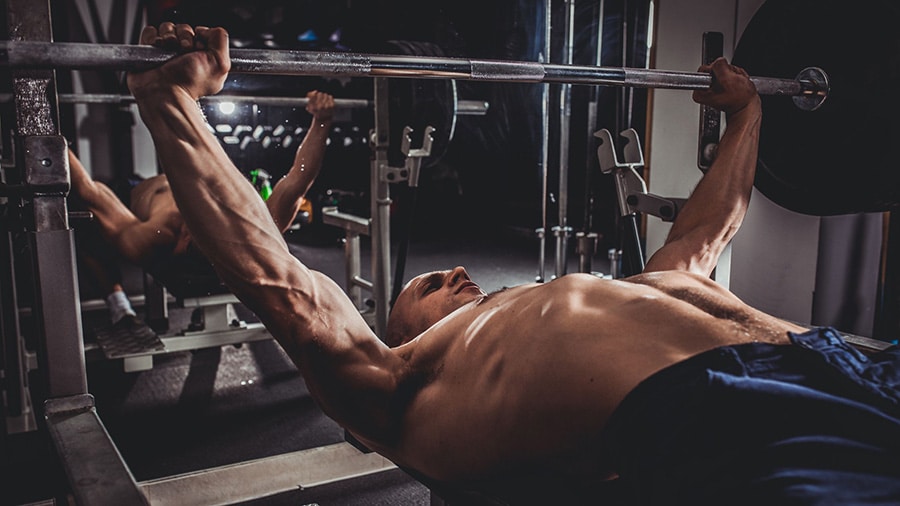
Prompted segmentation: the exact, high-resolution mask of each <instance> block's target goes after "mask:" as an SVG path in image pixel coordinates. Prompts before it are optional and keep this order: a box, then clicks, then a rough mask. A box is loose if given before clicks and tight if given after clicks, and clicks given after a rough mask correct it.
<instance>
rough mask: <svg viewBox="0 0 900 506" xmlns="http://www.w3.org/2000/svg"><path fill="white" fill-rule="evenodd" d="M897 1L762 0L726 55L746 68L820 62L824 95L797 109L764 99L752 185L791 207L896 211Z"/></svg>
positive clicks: (820, 211)
mask: <svg viewBox="0 0 900 506" xmlns="http://www.w3.org/2000/svg"><path fill="white" fill-rule="evenodd" d="M898 23H900V9H898V7H897V4H896V2H892V1H890V0H860V1H859V2H856V3H854V4H853V8H852V9H850V8H847V4H846V3H844V2H839V1H837V0H825V1H815V0H784V1H778V2H775V1H769V2H766V3H765V4H764V5H762V7H760V8H759V10H758V11H757V12H756V14H755V15H754V16H753V18H752V20H751V21H750V23H749V24H748V25H747V28H746V29H745V30H744V34H743V35H742V36H741V39H740V42H739V43H738V45H737V48H736V49H735V52H734V57H733V61H734V63H735V65H739V66H741V67H743V68H744V69H746V70H747V72H749V73H751V74H752V73H757V72H773V73H778V72H784V71H786V70H788V69H791V68H792V67H793V66H794V63H795V62H797V61H804V62H810V64H813V65H818V66H821V67H824V68H827V69H828V83H829V89H830V91H829V93H828V95H829V98H828V100H827V101H825V102H824V103H823V104H821V107H820V108H819V109H818V110H817V111H816V113H815V114H812V115H807V114H803V113H802V112H801V111H798V110H797V109H796V108H793V107H784V105H785V104H783V103H780V102H779V101H778V100H773V99H772V97H766V96H763V97H762V105H763V124H762V129H761V132H760V143H759V165H758V168H757V173H756V181H755V185H756V188H757V189H759V190H760V191H761V192H762V193H763V194H764V195H766V196H767V197H768V198H769V199H771V200H772V201H774V202H775V203H776V204H778V205H780V206H782V207H785V208H787V209H790V210H792V211H795V212H799V213H804V214H810V215H816V216H827V215H837V214H852V213H857V212H878V211H887V210H891V209H897V207H898V202H900V170H897V160H898V159H900V143H898V142H897V141H898V139H900V131H898V127H897V117H898V114H900V103H898V101H897V100H896V94H897V86H896V82H897V76H898V75H900V59H898V58H897V53H896V48H897V47H898V45H900V33H898V31H897V29H896V27H897V25H898Z"/></svg>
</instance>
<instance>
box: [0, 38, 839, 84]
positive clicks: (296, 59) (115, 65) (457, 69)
mask: <svg viewBox="0 0 900 506" xmlns="http://www.w3.org/2000/svg"><path fill="white" fill-rule="evenodd" d="M174 56H176V53H175V52H172V51H164V50H161V49H158V48H155V47H150V46H134V45H117V44H86V43H79V42H34V41H0V66H5V67H13V68H45V69H46V68H55V69H82V70H98V69H120V70H128V71H140V70H147V69H150V68H153V67H157V66H159V65H162V64H163V63H165V62H166V61H167V60H169V59H170V58H172V57H174ZM817 70H818V71H819V72H821V73H822V74H823V75H824V72H822V71H821V69H817ZM231 71H232V72H234V73H239V74H241V73H243V74H277V75H306V76H327V77H395V78H412V79H462V80H469V81H501V82H534V83H540V82H557V83H572V84H594V85H610V86H631V87H636V88H668V89H684V90H698V89H706V88H708V87H709V86H710V84H711V83H712V78H711V76H710V75H709V74H705V73H699V72H681V71H671V70H656V69H637V68H628V67H595V66H580V65H554V64H543V63H540V62H527V61H505V60H478V59H465V58H433V57H428V58H423V57H418V56H393V55H377V54H362V53H324V52H323V53H317V52H312V51H294V50H264V49H232V50H231ZM801 74H802V72H801ZM798 75H799V74H798ZM750 80H751V81H753V83H754V84H755V85H756V88H757V90H758V91H759V93H760V94H761V95H788V96H801V95H803V96H809V95H814V96H821V97H824V96H826V95H827V93H828V85H827V82H822V81H820V80H818V79H782V78H773V77H751V78H750Z"/></svg>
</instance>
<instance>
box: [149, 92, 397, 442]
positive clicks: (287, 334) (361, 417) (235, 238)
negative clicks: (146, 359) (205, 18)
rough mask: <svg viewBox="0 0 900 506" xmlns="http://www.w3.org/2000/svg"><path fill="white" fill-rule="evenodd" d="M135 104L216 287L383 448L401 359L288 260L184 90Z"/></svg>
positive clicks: (314, 276)
mask: <svg viewBox="0 0 900 506" xmlns="http://www.w3.org/2000/svg"><path fill="white" fill-rule="evenodd" d="M137 95H138V93H136V96H137ZM137 103H138V107H139V111H140V114H141V117H142V119H143V121H144V122H145V124H146V125H147V127H148V128H149V130H150V132H151V135H152V137H153V141H154V143H155V145H156V147H157V155H158V157H159V160H160V163H161V165H162V167H163V169H164V171H165V173H166V175H167V176H168V179H169V183H170V185H171V188H172V191H173V195H174V197H175V201H176V203H177V204H178V207H179V208H180V210H181V212H182V214H183V215H184V219H185V221H186V223H187V226H188V229H189V230H190V231H191V234H192V237H193V239H194V240H195V241H196V244H197V245H198V246H199V248H200V249H201V251H203V253H204V254H205V255H207V256H208V258H209V260H210V261H211V262H212V264H213V265H214V266H215V269H216V271H217V273H218V274H219V276H220V277H221V279H222V280H223V281H224V282H225V284H226V285H227V286H228V287H229V288H230V289H231V290H232V291H233V292H234V293H235V295H237V297H238V298H239V299H240V300H241V301H242V302H243V303H244V304H246V305H247V306H248V308H249V309H251V310H252V311H253V312H254V313H255V314H256V315H257V316H259V317H260V319H261V320H262V322H263V323H264V324H265V326H266V328H267V329H268V330H269V331H270V332H271V333H272V335H273V337H275V339H276V340H277V341H278V342H279V343H280V344H281V346H282V347H283V348H284V349H285V351H286V352H287V353H288V355H289V356H290V357H291V358H292V359H293V361H294V363H295V364H296V365H297V367H298V368H299V369H300V372H301V373H302V374H303V376H304V379H305V380H306V382H307V385H308V386H309V388H310V391H311V393H312V394H313V395H314V397H315V398H316V400H317V401H318V402H319V404H320V405H321V406H322V408H323V410H324V411H325V412H326V413H327V414H328V415H329V416H331V417H332V418H334V419H335V420H336V421H338V422H339V423H341V424H343V425H345V427H347V428H348V429H350V430H351V431H354V432H355V433H356V434H358V435H362V436H364V437H369V438H373V439H375V440H381V439H382V438H383V437H384V431H386V430H388V429H387V427H389V426H391V425H392V424H393V420H391V413H390V412H389V409H388V406H391V405H392V403H391V402H390V401H389V398H390V397H391V395H392V394H393V393H394V391H395V371H398V370H399V369H400V367H399V366H398V361H399V359H398V358H397V357H396V355H394V354H393V353H392V352H391V351H390V350H389V349H388V348H387V347H386V346H385V345H384V344H383V343H381V341H380V340H379V339H378V338H377V337H376V336H375V334H374V333H373V332H372V330H371V329H370V328H369V327H368V325H367V324H366V323H365V321H364V320H363V318H362V316H360V314H359V311H358V310H357V309H356V307H355V306H354V305H353V304H352V302H351V301H350V300H349V299H348V298H347V296H346V295H345V294H344V292H343V291H342V290H341V288H340V287H339V286H338V285H337V284H336V283H335V282H333V281H332V280H331V279H329V278H328V277H327V276H325V275H324V274H322V273H319V272H316V271H313V270H311V269H309V268H308V267H307V266H305V265H303V264H302V263H301V262H300V261H299V260H298V259H297V258H296V257H295V256H293V255H292V254H291V252H290V251H289V250H288V247H287V244H286V243H285V241H284V239H283V237H282V235H281V231H280V230H279V229H278V227H276V226H275V223H274V221H273V220H272V218H271V216H270V215H269V211H268V210H267V208H266V206H265V205H264V203H263V201H262V200H261V199H260V198H259V196H258V195H257V193H256V191H255V190H254V188H253V186H252V185H251V184H250V183H249V181H247V179H246V178H245V177H243V175H241V173H240V172H239V171H238V170H237V168H236V167H235V166H234V165H233V164H232V162H231V160H230V159H229V158H228V156H227V155H226V153H225V152H224V150H223V149H222V147H221V145H220V144H219V142H218V141H217V140H216V139H215V137H214V136H213V135H212V134H210V133H209V132H208V130H207V128H206V125H205V120H204V119H203V117H202V114H201V112H200V109H199V107H198V105H197V103H196V102H195V99H194V98H193V97H192V96H191V95H190V94H189V93H188V92H187V91H186V90H185V89H184V88H182V87H179V86H171V87H164V86H155V87H154V89H152V90H150V92H147V91H145V90H142V93H140V96H137Z"/></svg>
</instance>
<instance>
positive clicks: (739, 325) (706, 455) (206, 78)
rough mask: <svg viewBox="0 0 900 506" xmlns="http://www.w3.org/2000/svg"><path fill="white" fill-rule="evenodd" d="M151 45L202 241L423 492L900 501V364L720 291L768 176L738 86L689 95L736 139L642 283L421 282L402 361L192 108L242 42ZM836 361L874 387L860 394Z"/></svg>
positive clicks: (207, 34)
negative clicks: (161, 58) (757, 175)
mask: <svg viewBox="0 0 900 506" xmlns="http://www.w3.org/2000/svg"><path fill="white" fill-rule="evenodd" d="M141 41H142V43H143V44H152V45H157V46H161V47H167V48H170V49H175V48H178V49H180V50H181V51H182V52H183V53H184V54H181V55H180V56H178V57H176V58H174V59H172V60H171V61H169V62H168V63H166V64H165V65H164V66H162V67H160V68H157V69H154V70H151V71H147V72H144V73H133V74H131V75H129V78H128V83H129V87H130V89H131V91H132V93H133V94H134V96H135V97H136V99H137V103H138V106H139V110H140V113H141V117H142V118H143V120H144V122H145V123H146V124H147V126H148V128H149V129H150V132H151V133H152V135H153V139H154V142H155V143H156V145H157V146H158V147H159V149H158V155H159V158H160V162H161V164H162V167H163V168H164V170H165V173H166V175H167V176H168V177H169V181H170V182H171V185H172V191H173V194H174V196H175V200H176V201H177V202H178V205H179V208H180V209H181V211H182V213H183V215H184V217H185V221H186V223H187V226H188V228H189V229H190V230H191V232H192V236H193V238H194V240H195V241H196V242H197V244H198V245H199V247H200V248H201V249H202V250H203V251H204V252H205V253H206V254H207V255H208V256H209V257H210V259H211V260H212V262H213V264H214V265H215V266H216V269H217V271H218V272H219V274H220V276H221V277H222V279H223V280H224V282H225V283H226V284H227V285H228V286H229V287H230V288H231V289H232V290H233V291H234V293H235V294H236V295H237V296H238V297H239V298H240V299H241V300H242V301H243V302H244V303H245V304H246V305H247V306H248V307H250V308H251V309H252V310H253V311H254V312H255V313H256V314H257V315H258V316H260V318H261V319H262V321H263V323H264V324H265V325H266V327H267V328H268V330H269V331H270V332H271V333H272V335H273V336H274V337H275V338H276V339H277V340H278V342H279V343H280V344H281V346H282V347H283V348H284V349H285V351H286V352H287V353H288V354H289V355H290V357H291V358H292V359H293V361H294V363H295V364H296V365H297V367H298V368H299V370H300V372H301V373H302V374H303V377H304V379H305V380H306V383H307V385H308V387H309V390H310V392H311V393H312V395H313V396H314V397H315V399H316V400H317V402H318V403H319V404H320V406H321V407H322V409H323V410H324V411H325V413H326V414H327V415H329V416H330V417H332V418H333V419H334V420H336V421H337V422H338V423H340V424H341V425H342V426H344V427H345V428H346V429H347V430H349V431H350V432H351V433H352V434H353V435H354V436H356V437H357V438H358V439H359V440H361V441H362V442H363V443H364V444H366V445H368V446H369V447H370V448H372V449H374V450H376V451H378V452H379V453H381V454H383V455H384V456H386V457H387V458H389V459H391V460H392V461H393V462H395V463H396V464H398V465H399V466H401V467H402V468H404V469H407V470H409V471H410V472H411V473H413V474H415V475H416V476H418V477H420V478H422V479H423V480H425V481H426V482H427V483H429V484H431V485H434V486H435V487H437V488H438V489H443V487H445V486H449V487H451V488H452V489H453V490H458V489H468V490H476V491H477V492H478V493H479V494H482V495H486V496H489V497H492V498H499V497H502V498H503V500H504V501H506V502H509V503H512V504H522V503H525V504H530V503H534V502H539V501H542V500H551V501H555V502H553V503H555V504H572V503H576V502H581V503H588V504H600V503H602V502H601V501H602V497H601V496H600V495H599V494H605V493H607V491H606V487H605V486H604V485H605V484H607V483H610V484H611V483H615V484H617V485H618V486H617V487H616V488H615V490H616V491H617V494H616V495H617V497H618V498H619V499H622V500H625V501H627V502H629V503H640V504H652V503H663V504H673V503H675V504H692V505H693V504H783V503H784V502H783V501H784V500H785V499H786V498H790V499H791V501H793V502H791V504H812V503H816V501H817V500H822V499H823V497H824V498H827V499H829V500H833V501H837V503H843V504H851V503H852V504H860V503H862V502H863V501H861V500H859V499H861V498H865V497H866V494H870V495H871V494H873V493H874V492H871V491H872V490H875V491H877V495H878V496H879V497H882V498H884V497H892V498H893V499H895V500H896V499H898V496H900V469H898V467H900V464H898V463H900V453H898V452H900V448H898V446H900V444H898V441H900V416H898V409H897V406H898V402H900V400H898V397H897V386H898V383H900V372H898V371H897V365H898V362H900V359H898V355H900V350H898V349H896V348H894V349H892V350H891V351H890V352H889V353H887V354H884V355H880V356H879V358H878V360H879V361H880V362H881V365H882V367H883V369H882V370H883V371H889V370H891V369H890V368H891V367H893V372H890V373H888V375H892V380H891V381H892V382H893V383H888V380H887V379H885V378H882V379H876V374H877V373H876V371H875V370H874V369H875V368H870V370H867V371H865V372H864V373H862V372H860V371H863V370H864V369H865V368H867V367H868V366H869V365H870V362H868V360H869V359H867V358H865V357H862V356H861V355H859V354H858V353H856V352H855V350H853V349H852V348H848V347H847V346H846V345H845V344H843V341H842V340H841V339H840V337H838V336H837V335H836V334H835V333H834V332H833V331H831V330H828V329H824V330H821V331H815V332H809V333H803V332H804V331H805V330H806V329H804V328H802V327H800V326H798V325H795V324H792V323H788V322H785V321H782V320H779V319H778V318H775V317H772V316H769V315H767V314H764V313H762V312H760V311H757V310H755V309H753V308H751V307H749V306H747V305H745V304H744V303H742V302H741V301H740V300H739V299H738V298H737V297H735V296H734V295H732V294H731V293H729V292H728V291H727V290H725V289H724V288H722V287H721V286H719V285H717V284H716V283H714V282H713V281H711V280H710V279H709V277H708V275H709V273H710V272H711V270H712V269H713V267H714V266H715V264H716V261H717V259H718V257H719V254H720V253H721V251H722V249H723V247H724V246H725V245H726V244H727V243H728V241H729V240H730V239H731V238H732V236H733V235H734V233H735V232H736V231H737V229H738V226H739V225H740V223H741V221H742V219H743V216H744V213H745V211H746V208H747V205H748V202H749V198H750V192H751V187H752V182H753V176H754V170H755V165H756V151H757V142H758V136H759V127H760V120H761V108H760V100H759V97H758V96H757V94H756V91H755V89H754V87H753V85H752V83H751V82H750V80H749V79H748V78H747V75H746V73H745V72H744V71H743V70H741V69H738V68H735V67H733V66H731V65H729V64H728V63H727V62H726V61H725V60H724V59H719V60H717V61H716V62H714V63H713V64H712V65H711V66H709V67H701V71H710V72H712V74H713V75H714V83H713V86H712V87H711V88H710V89H709V90H704V91H698V92H696V93H695V94H694V99H695V100H696V101H698V102H700V103H703V104H708V105H711V106H714V107H717V108H719V109H721V110H723V111H724V112H725V115H726V119H727V125H728V127H727V131H726V132H725V134H724V135H723V137H722V139H721V143H720V145H719V150H718V158H717V160H716V162H715V163H714V164H713V166H712V167H711V168H710V170H709V171H708V173H707V174H706V175H705V176H704V178H703V180H702V181H701V182H700V184H699V185H698V186H697V188H696V190H695V191H694V193H693V196H692V198H691V200H690V201H689V202H688V203H687V204H686V205H685V206H684V208H683V210H682V212H681V213H680V214H679V217H678V220H677V221H676V223H675V224H674V225H673V228H672V231H671V233H670V235H669V237H668V240H667V242H666V244H665V245H664V246H663V247H662V248H661V249H660V250H659V251H658V252H657V253H656V254H655V255H653V257H652V258H651V259H650V260H649V262H648V263H647V268H646V272H644V273H642V274H640V275H638V276H634V277H631V278H628V279H626V280H615V281H610V280H604V279H601V278H598V277H595V276H591V275H587V274H570V275H567V276H563V277H561V278H559V279H556V280H554V281H551V282H548V283H541V284H529V285H524V286H519V287H515V288H511V289H508V290H505V291H502V292H498V293H493V294H490V295H488V294H485V293H484V292H483V291H482V290H481V289H480V288H479V287H478V285H477V284H475V283H474V282H472V281H471V280H470V279H469V277H468V275H467V274H466V271H465V269H463V268H462V267H457V268H455V269H452V270H450V271H441V272H434V273H429V274H424V275H422V276H418V277H416V278H414V279H413V280H412V281H411V282H410V283H408V285H407V286H406V288H405V289H404V291H403V292H402V293H401V294H400V295H399V297H398V299H397V301H396V304H395V306H394V308H393V311H392V314H391V318H390V320H391V321H390V322H389V325H388V326H389V327H390V329H391V336H390V338H391V339H393V340H395V341H397V342H402V343H404V344H401V345H399V346H396V347H393V348H391V347H388V346H387V345H385V344H384V342H382V340H381V339H379V337H378V336H376V335H375V334H374V333H373V331H372V329H371V328H370V327H369V326H368V325H367V324H366V322H365V321H364V320H363V318H362V317H361V316H360V314H359V311H358V310H357V309H356V307H355V306H354V305H353V304H352V303H351V301H350V300H349V299H348V297H347V296H346V295H345V293H344V292H343V291H342V290H341V288H340V287H339V286H338V285H337V284H336V283H335V282H334V281H332V280H331V279H329V278H328V277H327V276H325V275H324V274H322V273H320V272H317V271H314V270H311V269H310V268H308V267H307V266H306V265H304V264H303V263H301V262H300V260H298V259H297V258H296V257H294V256H293V255H292V254H291V253H290V251H289V250H288V248H287V245H286V244H285V242H284V239H283V238H282V237H281V234H280V233H279V230H278V227H277V226H276V225H275V224H274V223H272V221H271V220H269V219H267V216H268V213H267V212H266V210H265V207H264V206H262V205H259V204H260V203H257V202H255V200H256V199H253V198H252V195H253V192H252V189H251V188H249V187H248V186H247V185H245V184H239V183H240V181H241V178H240V176H239V175H238V174H237V173H236V172H235V171H234V170H233V168H232V167H233V166H232V162H231V161H230V160H229V159H228V157H227V155H226V154H225V152H224V151H223V150H222V149H221V147H220V146H219V145H218V144H217V143H216V142H214V140H213V139H211V138H210V136H208V135H206V134H205V133H204V132H205V126H204V120H203V117H202V116H201V115H200V114H199V112H198V111H197V108H196V104H195V102H196V100H197V98H199V97H201V96H204V95H208V94H213V93H217V92H218V91H219V90H220V89H221V87H222V83H223V81H224V79H225V78H226V76H227V73H228V71H229V66H230V60H229V56H228V36H227V33H226V32H225V31H224V30H222V29H219V28H212V29H210V28H206V27H197V28H196V29H195V28H192V27H190V26H187V25H177V26H175V25H173V24H171V23H164V24H162V25H160V27H159V28H156V27H147V28H145V29H144V32H143V33H142V36H141ZM801 333H803V334H801ZM826 355H827V356H826ZM823 356H825V357H826V358H824V359H823V358H821V357H823ZM831 356H834V357H839V358H838V360H839V361H840V362H846V361H851V362H853V361H855V362H854V370H855V373H859V376H869V377H870V379H871V385H870V384H865V385H864V386H857V385H856V384H855V383H854V382H853V381H851V380H846V381H845V379H846V378H845V376H843V375H841V374H840V373H838V372H836V369H834V366H833V365H832V364H833V363H836V362H835V361H834V360H830V359H829V358H828V357H831ZM823 371H824V372H823ZM838 378H839V379H838ZM857 379H858V378H857ZM860 381H862V380H860ZM773 385H777V386H778V388H774V387H773ZM835 385H839V386H835ZM824 388H831V389H832V390H834V391H835V392H833V393H821V392H820V390H819V389H824ZM772 390H775V392H774V393H773V392H771V391H772ZM872 390H877V391H878V392H879V395H880V396H881V397H883V398H884V399H883V400H873V399H871V398H869V397H867V396H869V395H870V394H871V391H872ZM779 392H786V393H787V395H785V396H783V397H779V395H777V394H778V393H779ZM845 396H846V397H853V399H854V400H850V401H845V400H844V397H845ZM876 397H877V396H876ZM761 399H767V401H766V403H761V402H760V400H761ZM788 413H789V415H788ZM836 413H839V414H836ZM842 417H844V418H842ZM846 417H849V418H846ZM798 420H799V421H798ZM834 420H842V421H841V422H840V423H837V422H834ZM843 420H847V421H849V422H850V425H847V423H848V422H845V421H843ZM823 456H826V457H825V458H823ZM873 462H874V464H872V465H870V463H873ZM860 467H865V473H859V472H857V471H858V469H857V468H860ZM848 469H849V470H848ZM616 477H617V479H612V478H616ZM846 477H851V478H852V480H853V481H852V484H850V485H848V482H847V481H844V478H846ZM564 497H565V498H566V499H561V498H564ZM848 498H849V500H846V499H848Z"/></svg>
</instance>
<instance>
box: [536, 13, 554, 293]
mask: <svg viewBox="0 0 900 506" xmlns="http://www.w3.org/2000/svg"><path fill="white" fill-rule="evenodd" d="M552 7H553V6H552V0H545V1H544V50H543V53H542V54H541V58H540V60H541V61H549V59H550V49H551V47H550V35H551V33H550V27H551V20H552ZM549 163H550V84H548V83H544V86H543V90H542V92H541V165H540V177H541V226H540V228H538V229H537V231H536V232H537V236H538V247H539V250H538V275H537V281H538V282H541V283H543V282H544V278H545V273H544V264H545V263H546V258H545V257H546V248H547V226H548V223H547V213H548V209H547V202H548V201H549V199H550V195H549V187H548V182H547V171H548V165H549Z"/></svg>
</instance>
